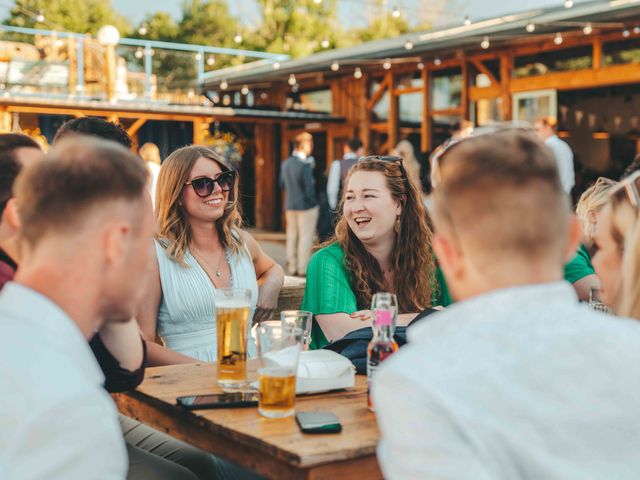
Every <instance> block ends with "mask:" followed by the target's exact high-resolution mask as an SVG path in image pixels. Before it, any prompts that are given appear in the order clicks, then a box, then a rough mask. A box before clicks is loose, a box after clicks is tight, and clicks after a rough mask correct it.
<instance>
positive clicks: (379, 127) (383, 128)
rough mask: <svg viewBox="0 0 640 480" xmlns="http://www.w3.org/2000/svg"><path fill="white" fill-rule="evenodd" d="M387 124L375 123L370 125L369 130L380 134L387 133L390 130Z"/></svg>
mask: <svg viewBox="0 0 640 480" xmlns="http://www.w3.org/2000/svg"><path fill="white" fill-rule="evenodd" d="M388 128H389V127H388V126H387V122H375V123H372V124H371V125H369V129H370V130H373V131H374V132H378V133H387V130H388Z"/></svg>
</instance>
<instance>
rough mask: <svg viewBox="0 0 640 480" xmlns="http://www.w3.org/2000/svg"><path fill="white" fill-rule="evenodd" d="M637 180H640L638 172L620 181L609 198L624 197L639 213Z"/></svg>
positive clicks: (639, 194) (639, 202)
mask: <svg viewBox="0 0 640 480" xmlns="http://www.w3.org/2000/svg"><path fill="white" fill-rule="evenodd" d="M638 179H640V171H638V172H635V173H634V174H632V175H631V176H629V177H627V178H625V179H624V180H620V182H618V185H617V186H615V187H613V188H612V190H611V193H610V195H611V197H618V198H619V197H621V196H623V195H625V196H626V197H627V200H629V203H630V204H631V205H632V206H633V207H634V208H635V209H636V210H638V211H640V192H638V183H639V182H638Z"/></svg>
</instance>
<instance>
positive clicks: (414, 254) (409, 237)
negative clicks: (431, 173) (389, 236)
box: [328, 160, 436, 313]
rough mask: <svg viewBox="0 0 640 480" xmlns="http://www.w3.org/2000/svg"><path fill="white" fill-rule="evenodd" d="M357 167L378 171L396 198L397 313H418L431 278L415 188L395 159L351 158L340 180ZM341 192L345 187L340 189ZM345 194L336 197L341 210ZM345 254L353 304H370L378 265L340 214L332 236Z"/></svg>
mask: <svg viewBox="0 0 640 480" xmlns="http://www.w3.org/2000/svg"><path fill="white" fill-rule="evenodd" d="M356 172H379V173H381V174H382V175H384V177H385V179H386V184H387V187H388V188H389V190H390V192H391V196H392V197H393V198H394V199H395V200H397V201H398V202H400V204H401V207H402V211H401V213H400V222H399V231H397V232H396V238H395V242H394V245H393V250H392V252H391V256H392V269H393V273H394V279H395V285H394V287H395V288H394V290H395V294H396V296H397V298H398V311H399V313H408V312H419V311H422V310H424V309H425V308H426V307H429V306H431V299H432V294H433V290H434V287H435V285H436V282H435V262H434V257H433V253H432V249H431V236H432V234H431V229H430V228H429V226H428V224H427V213H426V211H425V208H424V205H423V204H422V199H421V198H420V195H419V193H418V188H417V186H416V185H414V184H413V182H411V181H410V180H409V179H408V177H407V174H406V172H405V170H404V167H403V166H402V165H401V164H400V163H398V162H389V161H384V160H363V161H360V162H358V163H356V164H355V165H354V166H353V167H351V170H349V174H348V175H347V178H346V179H345V185H348V184H349V180H350V178H351V177H352V176H353V174H354V173H356ZM344 190H345V192H346V190H347V189H346V188H345V189H344ZM344 197H345V193H344V192H343V195H342V198H341V200H340V209H339V211H343V206H344ZM333 242H338V243H339V244H340V246H341V247H342V249H343V250H344V255H345V267H346V268H347V270H348V271H349V273H350V274H351V283H352V286H353V288H354V291H355V295H356V299H357V303H358V308H363V309H364V308H369V305H370V303H371V297H372V296H373V294H374V293H376V292H380V291H383V290H385V287H384V275H383V273H382V269H381V268H380V264H379V263H378V262H377V260H376V259H375V258H374V257H373V255H371V254H370V253H369V252H368V251H367V250H366V248H365V247H364V245H363V244H362V242H361V241H360V240H359V239H358V237H357V236H356V235H355V234H354V233H353V231H352V230H351V229H350V228H349V225H348V223H347V220H346V218H345V217H344V216H342V217H341V218H340V220H339V221H338V223H337V225H336V232H335V237H334V238H333V239H332V240H330V241H329V242H328V243H333Z"/></svg>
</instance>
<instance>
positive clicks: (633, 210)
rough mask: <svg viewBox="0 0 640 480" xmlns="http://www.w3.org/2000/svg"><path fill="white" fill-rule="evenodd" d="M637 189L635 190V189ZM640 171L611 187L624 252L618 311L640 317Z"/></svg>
mask: <svg viewBox="0 0 640 480" xmlns="http://www.w3.org/2000/svg"><path fill="white" fill-rule="evenodd" d="M634 189H635V192H634ZM639 190H640V172H637V173H636V174H634V175H631V176H630V177H628V178H626V179H625V180H622V181H621V182H620V184H619V185H618V187H616V188H615V189H614V190H612V191H611V196H610V200H611V236H612V237H613V239H614V241H615V242H616V243H617V244H618V248H619V249H620V252H621V254H622V281H621V289H620V292H619V295H618V301H617V305H616V313H617V314H618V315H621V316H624V317H632V318H636V319H638V320H640V221H638V218H639V216H640V198H639V196H638V191H639Z"/></svg>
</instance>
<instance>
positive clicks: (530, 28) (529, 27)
mask: <svg viewBox="0 0 640 480" xmlns="http://www.w3.org/2000/svg"><path fill="white" fill-rule="evenodd" d="M524 29H525V30H526V31H527V32H529V33H533V32H535V31H536V24H535V23H531V22H529V23H527V26H526V27H524Z"/></svg>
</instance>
